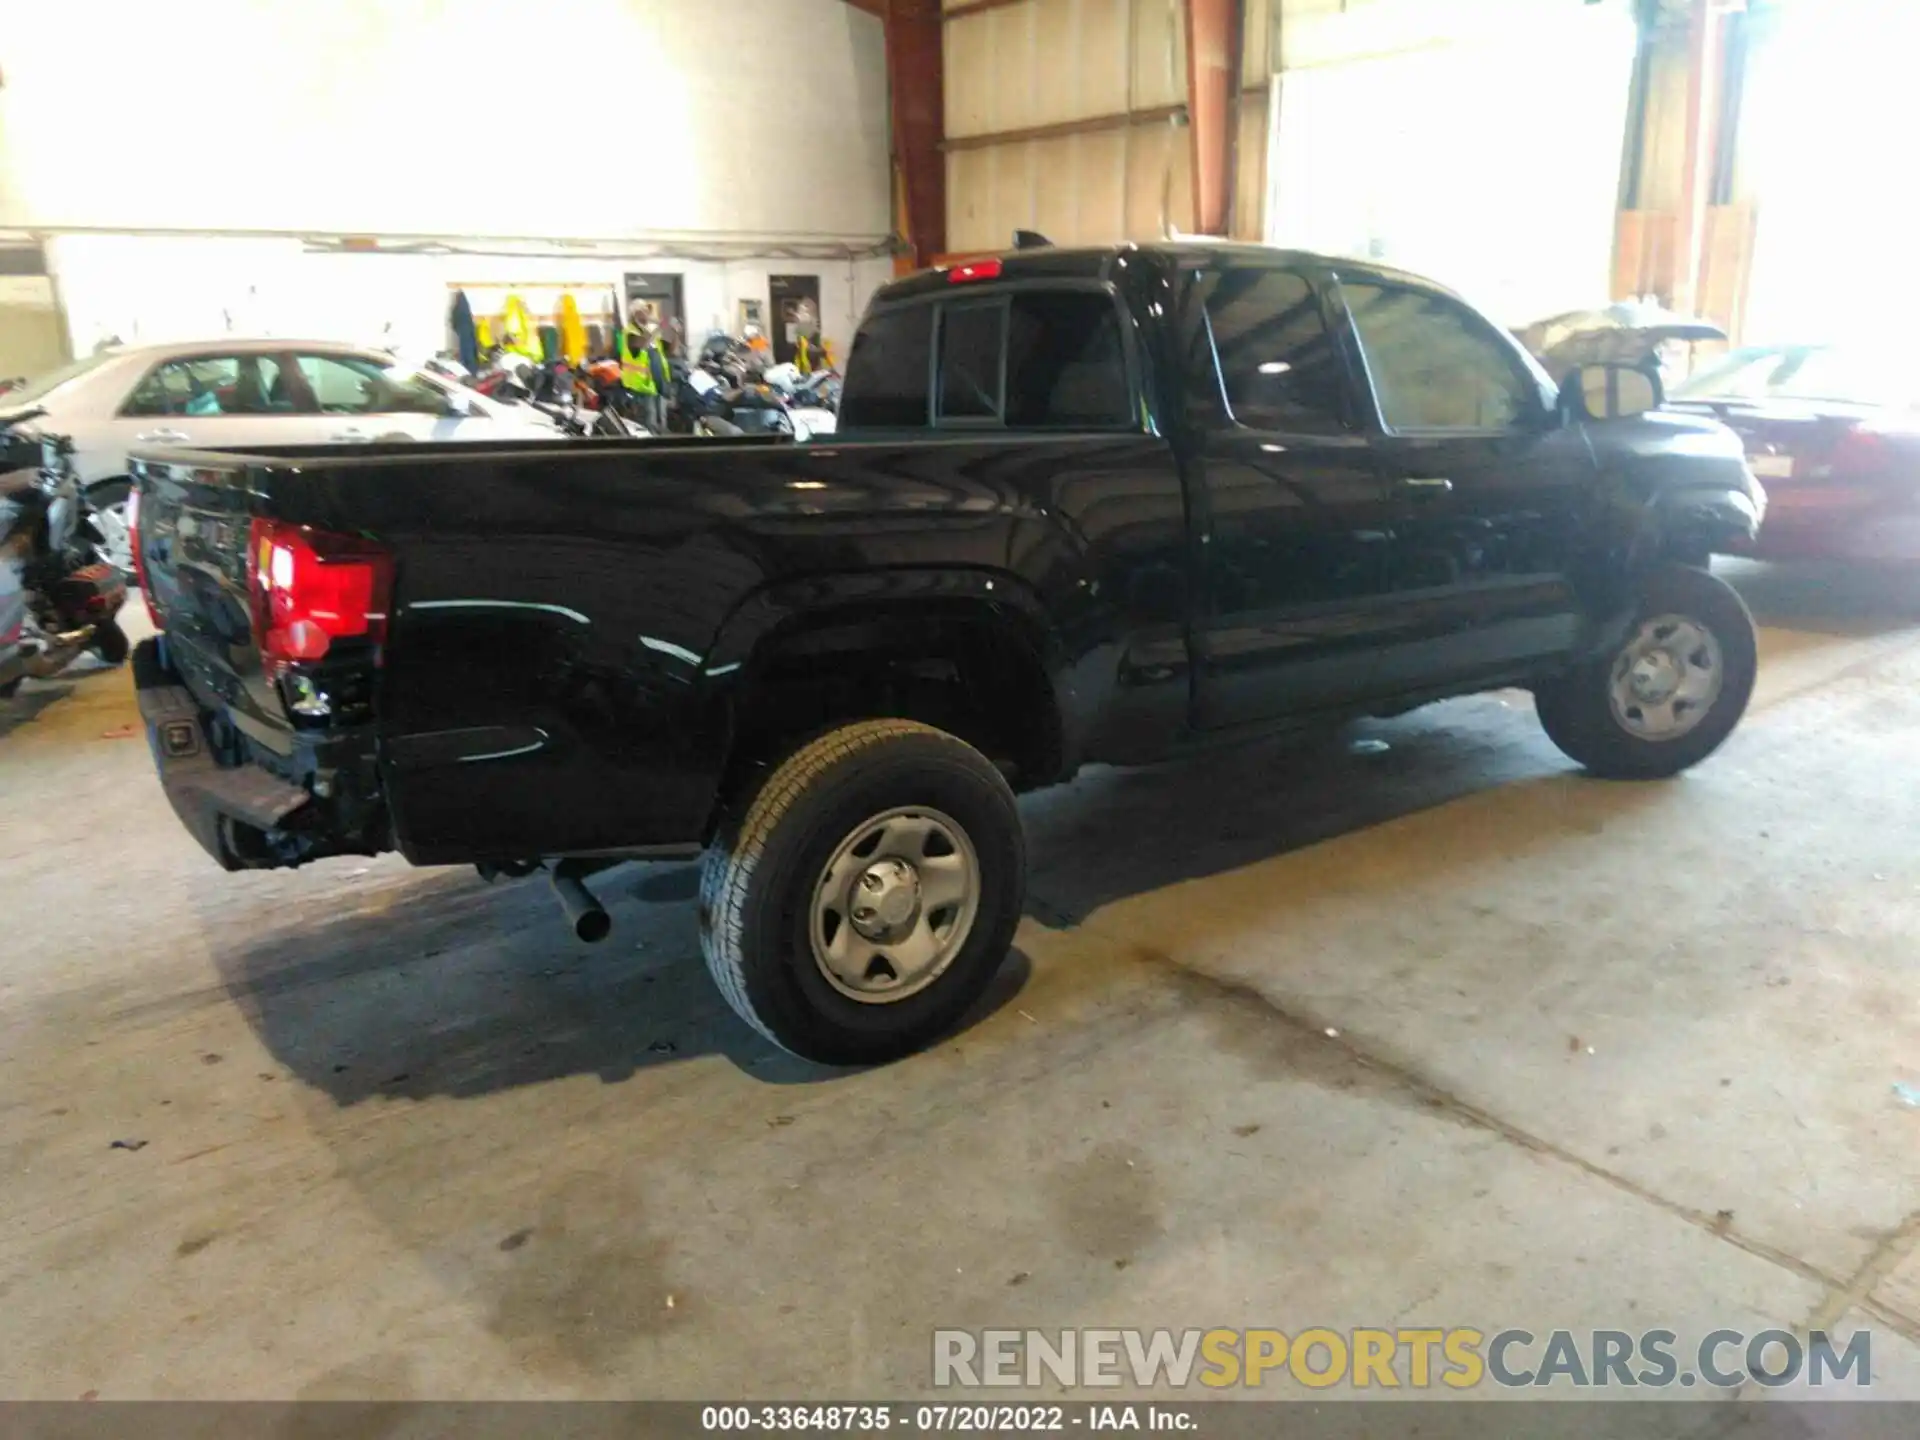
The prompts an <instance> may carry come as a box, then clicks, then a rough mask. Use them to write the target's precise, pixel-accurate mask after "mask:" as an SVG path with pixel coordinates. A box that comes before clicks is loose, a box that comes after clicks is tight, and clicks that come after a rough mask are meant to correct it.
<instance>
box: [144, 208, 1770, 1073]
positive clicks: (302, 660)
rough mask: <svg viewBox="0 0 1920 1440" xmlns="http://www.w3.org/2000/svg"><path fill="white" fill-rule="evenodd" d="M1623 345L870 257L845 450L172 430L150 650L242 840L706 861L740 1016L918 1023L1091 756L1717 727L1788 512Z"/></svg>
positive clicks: (1648, 762) (938, 1015) (960, 994)
mask: <svg viewBox="0 0 1920 1440" xmlns="http://www.w3.org/2000/svg"><path fill="white" fill-rule="evenodd" d="M1660 399H1661V397H1660V395H1659V393H1658V386H1657V381H1655V380H1654V379H1652V378H1651V377H1650V376H1648V375H1646V374H1645V373H1643V372H1641V371H1634V370H1624V369H1622V370H1614V369H1607V368H1590V369H1586V370H1582V371H1579V372H1576V373H1575V374H1573V375H1571V376H1568V377H1565V384H1564V385H1562V386H1561V387H1560V388H1559V389H1558V390H1557V391H1556V388H1555V386H1554V385H1553V384H1552V383H1551V382H1550V380H1549V378H1548V376H1547V375H1546V374H1544V373H1543V372H1542V371H1541V370H1540V369H1539V367H1538V366H1537V365H1536V364H1535V363H1534V362H1533V361H1532V360H1531V359H1530V358H1529V357H1528V356H1527V355H1526V354H1525V352H1524V351H1523V350H1521V348H1520V347H1519V346H1518V345H1517V344H1516V343H1515V342H1514V341H1513V340H1512V338H1511V337H1509V336H1508V335H1506V334H1505V333H1504V332H1502V331H1501V330H1500V329H1498V328H1497V327H1496V326H1494V325H1493V324H1491V323H1490V322H1488V321H1487V320H1486V319H1485V318H1483V317H1482V316H1481V315H1479V314H1478V313H1476V312H1475V311H1474V310H1472V309H1470V308H1469V307H1468V306H1466V305H1465V304H1463V303H1462V302H1461V301H1460V300H1458V299H1457V298H1455V297H1454V296H1453V295H1451V294H1449V293H1447V292H1446V291H1444V290H1442V289H1439V288H1438V287H1436V286H1434V285H1432V284H1429V283H1427V282H1424V281H1422V280H1419V279H1416V278H1415V277H1413V276H1410V275H1405V274H1401V273H1398V272H1394V271H1390V270H1385V269H1382V268H1380V267H1378V266H1373V265H1366V264H1361V263H1357V262H1351V261H1345V260H1330V259H1325V258H1321V257H1317V256H1312V255H1305V254H1297V253H1287V252H1280V251H1274V250H1267V249H1261V248H1255V247H1245V246H1228V245H1222V244H1195V243H1182V244H1168V245H1155V246H1138V247H1136V246H1120V247H1109V248H1105V249H1094V250H1055V249H1028V250H1021V251H1016V252H1013V253H1010V254H1008V255H1005V256H1002V257H1000V258H997V259H989V260H983V261H978V262H974V263H971V264H966V265H961V266H957V267H954V268H950V269H945V270H936V271H931V272H927V273H923V274H919V275H915V276H912V277H909V278H906V279H903V280H900V281H898V282H896V283H894V284H891V285H888V286H887V287H885V288H884V289H883V290H882V291H881V292H880V293H879V294H878V296H877V297H876V298H875V300H874V302H873V305H872V307H871V308H870V310H869V311H868V313H867V315H866V317H865V319H864V321H863V323H862V325H861V327H860V331H859V334H858V338H857V339H856V341H855V343H854V345H853V348H852V351H851V354H850V359H849V364H848V374H847V381H846V390H845V397H844V401H843V409H842V415H841V425H842V433H841V434H840V435H839V436H837V437H836V438H835V439H833V440H832V441H830V442H826V443H815V444H807V445H794V444H790V443H785V442H777V441H776V442H772V443H759V442H752V441H748V442H742V443H723V442H719V441H715V440H710V439H698V438H690V439H686V440H673V439H661V440H655V441H644V442H625V441H609V442H594V441H574V442H557V443H554V444H551V445H537V444H535V445H528V444H499V445H473V444H446V445H436V444H408V445H401V444H386V445H369V446H360V447H353V448H350V449H347V448H339V447H334V448H320V447H312V448H297V449H295V448H287V449H274V450H259V451H252V452H248V453H228V452H212V451H202V452H191V451H156V452H152V453H150V454H149V455H147V456H145V457H143V458H142V459H141V460H140V461H139V463H138V464H137V465H136V467H135V468H136V471H137V476H138V502H137V510H136V515H135V524H136V527H137V536H136V557H137V565H138V569H139V571H140V575H141V578H142V582H143V586H144V589H145V593H146V595H147V598H148V601H149V604H150V606H151V607H152V609H153V612H154V615H155V619H156V621H157V623H158V624H159V625H160V626H161V627H162V631H163V633H162V635H161V636H160V638H159V639H158V640H156V641H149V642H147V643H146V644H144V645H142V646H141V647H140V649H139V651H138V652H137V654H136V657H135V677H136V683H137V685H138V688H139V698H140V704H141V709H142V711H143V713H144V715H145V717H146V720H147V725H148V730H149V733H150V737H151V740H152V745H153V750H154V755H155V757H156V761H157V764H158V766H159V770H160V774H161V779H162V781H163V783H164V784H165V786H166V789H167V793H168V795H169V797H170V798H171V799H172V802H173V805H174V808H175V809H176V811H177V812H178V814H179V816H180V818H181V820H182V821H183V822H184V823H185V824H186V826H187V827H188V828H189V829H190V830H191V831H192V832H193V834H194V835H195V836H197V837H198V838H199V840H200V842H201V844H202V845H204V846H205V848H206V849H207V850H208V851H209V852H210V853H211V854H212V855H213V856H214V858H215V859H217V860H218V861H219V862H220V863H221V864H223V865H225V866H228V867H229V868H241V867H254V866H290V865H300V864H303V863H305V862H307V861H310V860H317V859H320V858H323V857H326V856H333V855H343V854H354V855H367V854H375V853H378V852H382V851H387V850H395V849H397V850H399V851H400V852H401V853H402V854H404V855H406V856H407V858H408V859H409V860H411V861H413V862H414V863H416V864H421V865H444V864H455V863H458V864H473V865H477V866H478V867H479V868H480V869H481V871H482V872H483V873H485V874H487V875H489V876H512V875H525V874H529V873H531V872H532V871H534V870H536V869H541V868H545V869H547V870H548V871H549V873H550V875H551V878H552V881H553V883H554V885H555V888H556V889H557V890H558V891H559V893H560V897H561V900H562V902H563V903H564V905H565V908H566V910H567V912H568V914H569V915H570V916H571V917H572V920H573V923H574V926H575V929H576V931H577V933H578V934H579V935H580V936H581V937H582V938H584V939H596V938H599V936H601V935H603V934H604V933H605V932H606V928H607V924H608V921H607V916H606V913H605V911H604V910H602V909H600V907H599V906H598V905H597V903H596V902H595V901H594V899H593V897H592V895H591V894H590V892H588V890H587V889H586V888H585V886H584V885H583V884H582V880H583V879H584V878H586V877H588V876H590V875H591V874H592V873H593V872H594V871H595V870H597V869H600V868H603V867H605V866H608V865H612V864H617V863H619V862H621V861H623V860H628V859H633V858H643V857H662V856H690V855H693V854H695V853H697V852H699V851H702V850H704V851H705V852H706V861H705V870H704V877H703V882H702V887H701V893H700V907H699V908H700V925H701V929H702V944H703V950H704V953H705V955H706V959H707V963H708V966H709V967H710V969H711V970H712V973H713V976H714V978H715V980H716V981H718V983H719V985H720V987H721V989H722V990H723V991H724V992H725V994H726V998H727V999H728V1000H729V1001H730V1002H731V1004H732V1005H733V1006H734V1008H736V1009H737V1010H738V1011H739V1013H740V1014H741V1015H742V1016H743V1017H745V1018H746V1019H747V1020H748V1021H749V1022H750V1023H752V1024H753V1025H754V1026H756V1027H757V1028H759V1029H760V1030H761V1031H762V1032H764V1033H765V1034H766V1035H767V1036H769V1037H770V1038H771V1039H773V1040H774V1041H776V1042H777V1043H779V1044H780V1045H783V1046H785V1047H786V1048H788V1049H789V1050H792V1051H795V1052H797V1053H799V1054H801V1055H805V1056H809V1057H812V1058H815V1059H818V1060H823V1061H829V1062H843V1063H854V1062H871V1061H878V1060H884V1059H887V1058H889V1057H893V1056H897V1055H901V1054H904V1053H906V1052H909V1051H911V1050H913V1049H914V1048H916V1047H919V1046H922V1045H924V1044H926V1043H928V1042H929V1041H930V1040H931V1039H933V1038H934V1037H936V1036H937V1035H938V1034H940V1033H941V1031H942V1030H943V1029H944V1028H945V1027H947V1026H949V1025H950V1024H951V1023H952V1022H953V1021H954V1020H955V1019H956V1017H958V1016H959V1014H960V1013H961V1012H962V1011H963V1010H965V1009H966V1007H967V1006H968V1005H969V1003H970V1002H972V1001H973V1000H974V999H975V997H977V996H978V995H979V994H980V992H981V990H982V988H983V987H984V986H985V985H986V983H987V981H988V979H989V978H990V976H991V974H992V972H993V971H994V969H995V967H997V966H998V965H999V964H1000V962H1001V960H1002V958H1003V956H1004V955H1005V953H1006V951H1007V948H1008V946H1009V944H1010V942H1011V937H1012V935H1013V931H1014V926H1015V923H1016V921H1017V919H1018V917H1019V914H1020V910H1021V905H1022V898H1023V874H1022V871H1023V864H1024V856H1023V850H1022V839H1021V829H1020V820H1019V816H1018V813H1017V811H1016V809H1015V806H1014V800H1013V796H1014V793H1015V792H1016V791H1018V790H1025V789H1031V788H1033V787H1036V786H1044V785H1049V784H1053V783H1056V782H1059V781H1062V780H1065V779H1067V778H1069V777H1070V776H1072V775H1073V774H1074V772H1075V770H1076V769H1077V768H1078V767H1080V766H1081V765H1084V764H1087V763H1089V762H1110V763H1115V764H1134V763H1140V762H1146V761H1151V760H1156V759H1159V758H1162V757H1165V756H1168V755H1170V754H1173V753H1176V752H1178V751H1180V750H1181V749H1182V748H1183V747H1188V746H1196V745H1204V744H1212V743H1217V742H1220V741H1223V740H1228V739H1232V738H1235V737H1240V736H1245V735H1251V734H1263V733H1268V732H1271V731H1273V730H1275V729H1278V728H1282V727H1297V726H1308V725H1320V724H1326V723H1331V722H1338V721H1340V720H1342V719H1345V718H1349V717H1354V716H1360V715H1384V714H1390V713H1395V712H1398V711H1402V710H1405V709H1408V708H1409V707H1412V706H1416V705H1421V704H1424V703H1426V702H1429V701H1432V700H1435V699H1439V698H1441V697H1444V696H1449V695H1455V694H1460V693H1463V692H1468V691H1474V690H1479V689H1484V688H1489V687H1494V686H1506V685H1523V686H1527V687H1530V688H1531V689H1532V690H1533V692H1534V694H1535V696H1536V698H1537V701H1538V709H1539V713H1540V717H1541V720H1542V722H1543V723H1544V725H1545V727H1546V730H1547V733H1548V734H1549V735H1550V736H1551V737H1552V738H1553V740H1554V741H1555V742H1556V743H1557V744H1558V745H1559V746H1560V747H1561V748H1562V749H1564V750H1565V751H1566V752H1567V753H1568V754H1569V755H1570V756H1572V757H1573V758H1574V759H1575V760H1577V761H1579V762H1580V763H1581V764H1583V765H1585V766H1586V767H1587V768H1588V769H1589V770H1591V771H1593V772H1594V773H1596V774H1599V775H1604V776H1628V777H1654V776H1664V775H1670V774H1672V773H1674V772H1677V771H1679V770H1681V769H1684V768H1685V767H1687V766H1689V765H1692V764H1694V763H1695V762H1697V761H1699V760H1700V759H1702V758H1703V757H1705V756H1706V755H1707V754H1708V753H1709V752H1710V751H1712V750H1713V749H1714V748H1715V747H1716V746H1717V745H1719V744H1720V742H1721V741H1722V740H1723V739H1724V738H1725V737H1726V735H1727V734H1728V732H1729V731H1730V730H1732V728H1733V726H1734V725H1735V723H1736V722H1737V721H1738V719H1739V717H1740V715H1741V713H1742V711H1743V709H1744V707H1745V706H1746V703H1747V698H1748V695H1749V692H1750V690H1751V688H1752V684H1753V679H1754V667H1755V641H1754V631H1753V626H1752V622H1751V620H1750V618H1749V616H1748V615H1747V612H1746V610H1745V608H1744V607H1743V606H1742V604H1741V602H1740V600H1739V598H1738V597H1737V596H1736V595H1735V594H1734V593H1733V592H1732V591H1731V590H1730V589H1728V588H1727V587H1726V586H1725V585H1724V584H1723V583H1722V582H1721V581H1719V580H1717V579H1716V578H1714V577H1713V576H1712V575H1710V574H1709V573H1708V569H1707V557H1708V555H1709V554H1710V553H1711V552H1712V551H1714V550H1716V549H1724V548H1726V547H1727V545H1728V543H1729V542H1730V541H1744V540H1746V539H1749V538H1750V537H1751V536H1752V535H1753V533H1754V532H1755V530H1756V529H1757V527H1758V524H1759V521H1760V518H1761V513H1762V510H1763V507H1764V504H1765V499H1764V496H1763V494H1762V492H1761V491H1760V488H1759V487H1758V485H1757V484H1756V483H1755V481H1754V479H1753V477H1752V475H1751V474H1750V473H1749V471H1748V469H1747V467H1746V464H1745V461H1744V458H1743V456H1742V454H1741V449H1740V445H1739V442H1738V440H1737V439H1736V438H1735V437H1734V436H1733V435H1732V434H1731V433H1730V432H1728V431H1726V430H1725V429H1723V428H1721V427H1720V426H1719V425H1718V424H1716V423H1713V422H1712V421H1710V420H1706V419H1703V418H1699V417H1694V416H1686V415H1680V414H1674V413H1668V412H1664V411H1662V410H1660V409H1659V408H1658V407H1659V402H1660Z"/></svg>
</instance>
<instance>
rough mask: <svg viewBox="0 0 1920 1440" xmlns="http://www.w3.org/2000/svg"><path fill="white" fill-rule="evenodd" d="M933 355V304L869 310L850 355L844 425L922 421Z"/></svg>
mask: <svg viewBox="0 0 1920 1440" xmlns="http://www.w3.org/2000/svg"><path fill="white" fill-rule="evenodd" d="M932 359H933V306H931V305H909V306H905V307H903V308H901V309H898V310H885V311H882V312H881V313H879V314H877V315H870V316H868V317H867V321H866V323H865V324H864V325H862V326H861V327H860V333H859V334H857V335H855V336H854V337H853V350H852V352H851V353H850V354H849V355H848V356H847V383H846V388H845V391H844V393H843V398H842V400H841V405H840V423H841V425H842V426H845V427H849V428H851V427H856V426H866V427H868V428H873V429H899V428H901V427H905V426H924V425H925V424H926V423H927V419H928V411H929V408H930V407H929V404H928V400H929V397H928V393H927V383H928V376H929V374H930V372H931V371H932V368H933V367H932V363H931V362H932Z"/></svg>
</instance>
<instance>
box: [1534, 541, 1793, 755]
mask: <svg viewBox="0 0 1920 1440" xmlns="http://www.w3.org/2000/svg"><path fill="white" fill-rule="evenodd" d="M1758 668H1759V655H1758V642H1757V638H1756V636H1755V634H1754V626H1753V617H1752V615H1750V614H1748V612H1747V607H1746V605H1745V603H1744V602H1743V601H1742V600H1741V599H1740V597H1739V595H1738V594H1736V593H1735V592H1734V590H1733V588H1732V587H1731V586H1729V585H1728V584H1727V583H1726V582H1725V581H1724V580H1720V579H1717V578H1716V577H1714V576H1713V575H1711V574H1709V573H1707V572H1706V571H1704V570H1699V569H1694V568H1691V567H1688V566H1684V565H1665V566H1662V567H1661V568H1659V569H1658V570H1655V571H1653V572H1651V573H1650V574H1649V575H1648V576H1647V577H1646V579H1645V580H1644V581H1643V582H1642V583H1641V586H1640V600H1639V606H1638V608H1637V609H1636V611H1635V614H1634V619H1633V623H1632V625H1631V626H1630V627H1629V629H1628V631H1627V634H1626V637H1625V639H1624V640H1623V641H1622V642H1621V643H1620V644H1619V645H1618V646H1616V647H1615V648H1614V649H1613V650H1612V651H1611V652H1610V653H1608V654H1606V655H1603V656H1599V657H1597V658H1595V659H1593V660H1590V661H1588V662H1587V663H1585V664H1583V665H1581V666H1578V667H1576V668H1575V669H1574V670H1572V671H1571V672H1569V673H1568V674H1566V675H1564V676H1560V677H1557V678H1556V679H1554V680H1552V681H1549V682H1545V683H1543V684H1541V685H1539V686H1538V687H1536V688H1535V690H1534V704H1535V707H1536V708H1537V709H1538V711H1539V713H1540V723H1541V724H1542V725H1543V726H1544V727H1545V729H1546V732H1547V738H1548V739H1550V740H1552V741H1553V743H1554V744H1556V745H1558V746H1559V747H1560V748H1561V749H1562V750H1564V751H1565V752H1566V753H1567V754H1568V755H1570V756H1571V757H1572V758H1573V759H1575V760H1578V761H1579V762H1580V763H1581V764H1582V765H1584V766H1586V767H1587V769H1588V770H1590V771H1592V772H1593V773H1594V774H1595V775H1600V776H1604V777H1606V778H1608V779H1620V780H1653V779H1660V778H1663V777H1665V776H1668V775H1676V774H1678V773H1679V772H1680V771H1682V770H1685V769H1687V768H1688V767H1689V766H1692V765H1697V764H1699V763H1700V761H1702V760H1704V759H1706V758H1707V756H1709V755H1711V754H1712V753H1713V752H1714V751H1715V750H1716V749H1718V748H1719V746H1720V743H1721V742H1722V741H1723V740H1725V739H1726V738H1727V736H1728V735H1730V734H1731V733H1732V732H1733V727H1734V726H1735V725H1737V724H1738V723H1739V721H1740V717H1741V715H1742V714H1744V713H1745V712H1746V708H1747V701H1748V699H1749V698H1750V697H1751V696H1752V694H1753V681H1754V676H1755V674H1756V672H1757V670H1758Z"/></svg>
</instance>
